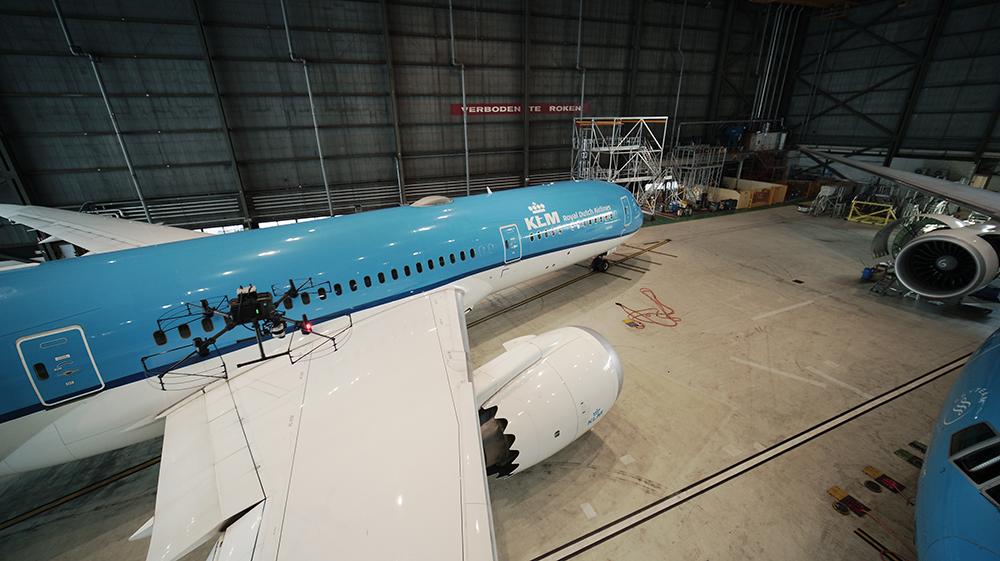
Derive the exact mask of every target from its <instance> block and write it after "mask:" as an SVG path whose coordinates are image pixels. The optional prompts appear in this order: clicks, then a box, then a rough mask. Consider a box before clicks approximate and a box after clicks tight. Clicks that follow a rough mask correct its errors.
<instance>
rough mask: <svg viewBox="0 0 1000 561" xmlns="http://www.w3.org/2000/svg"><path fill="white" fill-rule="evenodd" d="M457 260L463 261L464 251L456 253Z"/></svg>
mask: <svg viewBox="0 0 1000 561" xmlns="http://www.w3.org/2000/svg"><path fill="white" fill-rule="evenodd" d="M458 258H459V259H461V260H462V261H465V250H462V251H459V252H458Z"/></svg>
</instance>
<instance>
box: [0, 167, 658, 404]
mask: <svg viewBox="0 0 1000 561" xmlns="http://www.w3.org/2000/svg"><path fill="white" fill-rule="evenodd" d="M640 225H641V215H640V213H639V208H638V206H637V205H636V204H635V201H634V200H633V199H632V198H631V197H630V196H629V194H628V192H627V191H625V190H623V189H622V188H620V187H618V186H616V185H612V184H609V183H602V182H593V181H582V182H564V183H557V184H552V185H547V186H540V187H531V188H525V189H517V190H512V191H505V192H498V193H493V194H488V195H478V196H472V197H465V198H460V199H456V200H454V201H452V202H445V203H444V204H438V205H433V206H410V207H400V208H393V209H386V210H380V211H373V212H367V213H362V214H355V215H349V216H339V217H334V218H329V219H325V220H317V221H312V222H306V223H301V224H293V225H288V226H283V227H278V228H269V229H263V230H253V231H246V232H241V233H238V234H228V235H221V236H212V237H206V238H202V239H196V240H190V241H183V242H175V243H167V244H163V245H156V246H149V247H144V248H139V249H132V250H126V251H117V252H111V253H102V254H95V255H88V256H84V257H81V258H77V259H68V260H63V261H56V262H51V263H44V264H42V265H40V266H37V267H31V268H26V269H20V270H13V271H8V272H4V273H0V310H2V312H3V313H2V317H3V318H5V321H4V322H3V325H2V326H0V422H6V421H10V420H13V419H16V418H19V417H22V416H25V415H29V414H31V413H33V412H36V411H40V410H43V409H47V408H49V406H53V405H54V406H56V407H58V406H59V405H61V404H62V403H70V402H72V401H73V397H74V396H77V395H83V394H87V393H92V392H93V391H95V386H94V384H92V383H90V382H88V381H87V379H85V378H86V377H85V376H84V375H85V374H87V372H82V371H81V370H79V369H80V368H84V369H86V368H87V365H88V364H89V362H88V361H87V360H85V359H86V356H85V355H86V354H88V353H89V354H90V355H92V357H93V364H94V366H95V368H96V370H98V371H99V380H100V381H101V385H100V387H99V388H98V389H97V391H102V390H106V389H110V388H114V387H116V386H121V385H124V384H128V383H129V382H131V381H136V380H140V379H143V378H144V377H145V376H146V373H145V372H144V370H143V367H142V364H141V362H140V359H141V357H143V356H149V355H153V354H155V353H157V352H160V351H162V350H163V349H164V346H161V345H157V343H156V342H155V341H154V338H153V336H152V334H153V332H154V331H156V330H157V320H158V319H161V318H163V317H165V316H167V315H168V314H170V313H172V311H173V310H176V309H177V308H178V307H181V306H183V305H184V303H186V302H187V303H197V302H199V301H201V300H202V299H207V300H213V299H220V298H223V297H232V296H233V295H234V294H235V293H236V291H237V289H238V288H239V287H240V286H246V285H249V284H253V285H254V286H256V287H257V289H258V291H271V290H272V287H273V288H274V290H275V291H276V293H281V292H282V291H283V290H284V288H285V287H286V286H287V285H288V281H289V279H306V278H311V279H313V281H315V282H327V283H329V284H328V286H329V287H330V288H329V296H328V297H327V298H326V299H323V300H320V299H318V298H313V299H312V301H311V302H310V303H309V304H308V305H304V304H301V303H297V305H296V307H295V309H294V310H293V311H292V312H289V313H290V314H292V315H296V316H298V315H301V314H307V315H308V316H309V318H310V319H312V320H313V321H317V322H319V321H323V320H324V319H331V318H335V317H338V316H342V315H344V314H348V313H353V312H356V311H358V310H362V309H366V308H370V307H373V306H377V305H379V304H381V303H384V302H388V301H392V300H395V299H399V298H403V297H406V296H409V295H412V294H415V293H419V292H422V291H426V290H429V289H432V288H435V287H438V286H442V285H445V284H449V283H453V282H455V281H456V280H458V279H462V278H465V277H469V276H471V275H475V274H477V273H480V272H482V271H487V270H491V269H496V268H498V267H504V266H505V264H512V263H515V262H518V261H521V260H526V259H529V258H532V257H537V256H541V255H546V254H550V253H553V252H558V251H564V250H566V249H567V248H572V247H577V246H582V245H586V244H592V243H594V242H598V241H601V240H612V239H616V238H618V237H621V236H623V235H627V234H630V233H632V232H634V231H635V230H636V229H638V228H639V226H640ZM15 319H16V321H14V320H15ZM64 330H65V331H64ZM193 331H194V332H193V333H192V334H191V335H190V337H192V338H193V337H196V336H202V337H204V336H205V335H206V334H207V333H202V332H200V331H198V329H197V328H195V329H194V330H193ZM47 333H48V334H49V335H45V334H47ZM52 333H55V335H52ZM46 337H48V338H46ZM53 337H55V339H58V341H56V340H54V339H52V338H53ZM246 337H247V335H246V333H245V332H240V333H237V332H232V333H229V334H227V335H225V336H224V337H223V338H222V339H220V340H219V341H218V348H219V349H220V351H222V352H223V353H225V352H227V351H228V350H234V349H236V348H239V347H240V346H241V345H243V346H245V345H247V344H248V343H246V342H245V341H243V339H245V338H246ZM238 339H239V340H240V342H237V341H238ZM180 342H183V341H178V340H176V336H174V339H173V340H171V341H170V342H169V344H168V345H167V346H171V345H174V344H177V343H180ZM57 343H58V344H60V345H65V348H66V349H67V351H66V352H65V353H64V355H61V356H56V357H49V356H47V355H46V353H47V352H49V351H47V348H48V347H47V345H49V346H51V345H54V344H57ZM388 343H389V342H387V344H388ZM49 354H51V353H49ZM35 355H46V357H45V360H49V361H50V362H49V363H47V364H48V366H47V370H46V371H45V372H41V373H40V372H39V371H36V366H35V365H36V364H43V363H44V360H43V359H36V358H35ZM65 357H71V358H65ZM60 360H61V362H60ZM38 361H40V362H38ZM84 363H86V364H84ZM81 365H82V366H81ZM44 366H45V364H43V367H44ZM64 368H65V369H64ZM74 369H75V370H74ZM67 372H69V374H68V375H65V376H62V375H60V374H66V373H67ZM40 374H44V379H41V378H40V377H39V375H40ZM74 377H77V378H78V379H80V380H81V382H80V383H79V384H77V383H76V382H75V381H73V379H74Z"/></svg>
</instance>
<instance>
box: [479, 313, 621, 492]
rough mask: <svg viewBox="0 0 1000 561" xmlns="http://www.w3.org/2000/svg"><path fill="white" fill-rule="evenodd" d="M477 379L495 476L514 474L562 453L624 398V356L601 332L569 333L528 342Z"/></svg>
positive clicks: (515, 344) (509, 346)
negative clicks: (622, 389)
mask: <svg viewBox="0 0 1000 561" xmlns="http://www.w3.org/2000/svg"><path fill="white" fill-rule="evenodd" d="M504 348H505V349H506V351H505V352H504V353H503V354H501V355H500V356H498V357H496V358H494V359H493V360H491V361H489V362H487V363H486V364H484V365H483V366H481V367H479V368H477V369H476V371H475V372H474V373H473V378H472V380H473V386H474V387H475V389H476V403H477V405H479V406H480V409H479V421H480V433H481V435H482V438H483V451H484V455H485V459H486V472H487V474H489V475H494V474H495V475H498V476H501V477H502V476H507V475H511V474H513V473H515V472H520V471H524V470H525V469H527V468H529V467H531V466H533V465H535V464H537V463H538V462H541V461H542V460H544V459H546V458H548V457H549V456H551V455H553V454H555V453H556V452H558V451H559V450H562V449H563V448H564V447H566V446H567V445H568V444H569V443H571V442H573V441H574V440H576V439H577V438H579V437H580V436H581V435H583V434H584V433H585V432H587V431H589V430H590V429H591V428H593V427H594V425H596V424H597V422H598V421H600V420H601V419H602V418H603V417H604V415H605V413H607V412H608V410H609V409H610V408H611V406H612V405H613V404H614V402H615V400H616V399H617V398H618V395H619V393H621V388H622V365H621V361H620V360H619V358H618V353H616V352H615V350H614V348H612V347H611V345H610V344H609V343H608V341H607V340H605V339H604V338H603V337H601V336H600V335H599V334H597V333H596V332H594V331H592V330H590V329H587V328H585V327H562V328H559V329H555V330H553V331H549V332H546V333H543V334H541V335H529V336H526V337H520V338H517V339H514V340H512V341H509V342H507V343H505V344H504Z"/></svg>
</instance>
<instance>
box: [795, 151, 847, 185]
mask: <svg viewBox="0 0 1000 561" xmlns="http://www.w3.org/2000/svg"><path fill="white" fill-rule="evenodd" d="M801 154H804V155H805V156H808V157H809V159H810V160H812V161H814V162H816V163H817V164H819V166H813V167H812V168H809V169H813V168H816V167H824V168H826V169H828V170H830V173H832V174H834V175H836V176H837V177H839V178H841V179H847V176H846V175H844V174H842V173H840V172H839V171H837V170H835V169H833V168H832V167H830V164H832V163H833V162H832V161H830V160H822V159H820V158H818V157H816V156H813V155H812V154H809V153H808V152H801Z"/></svg>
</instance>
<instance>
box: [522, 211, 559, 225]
mask: <svg viewBox="0 0 1000 561" xmlns="http://www.w3.org/2000/svg"><path fill="white" fill-rule="evenodd" d="M558 223H559V213H558V212H556V211H554V210H553V211H552V212H546V213H545V214H536V215H534V216H529V217H528V218H525V219H524V224H525V225H526V226H527V227H528V229H529V230H535V229H537V228H545V227H546V226H554V225H556V224H558Z"/></svg>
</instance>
